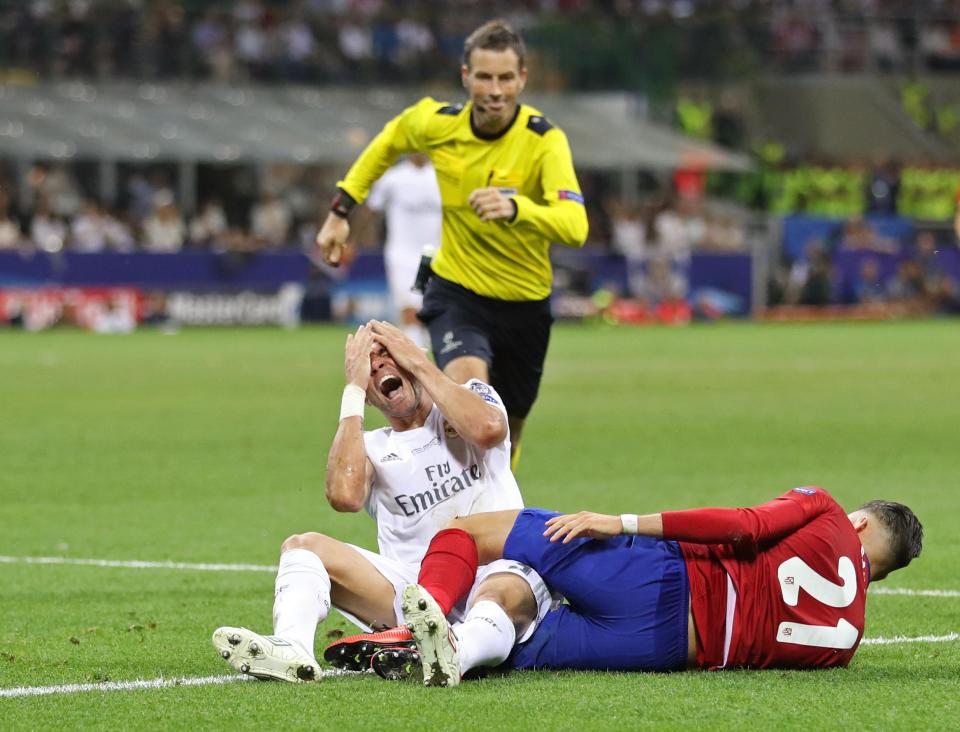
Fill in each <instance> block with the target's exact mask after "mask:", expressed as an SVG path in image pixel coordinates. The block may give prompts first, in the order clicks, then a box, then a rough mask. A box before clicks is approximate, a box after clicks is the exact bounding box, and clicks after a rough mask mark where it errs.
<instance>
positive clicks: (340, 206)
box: [330, 188, 357, 219]
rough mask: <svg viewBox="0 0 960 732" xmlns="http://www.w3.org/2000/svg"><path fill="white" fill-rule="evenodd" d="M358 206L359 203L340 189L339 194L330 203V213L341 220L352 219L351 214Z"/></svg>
mask: <svg viewBox="0 0 960 732" xmlns="http://www.w3.org/2000/svg"><path fill="white" fill-rule="evenodd" d="M356 205H357V202H356V201H355V200H354V199H353V197H352V196H351V195H350V194H349V193H347V192H346V191H345V190H343V189H342V188H338V189H337V194H336V195H335V196H334V197H333V200H332V201H331V202H330V211H331V213H333V215H334V216H339V217H340V218H341V219H346V218H349V217H350V212H351V211H353V209H354V207H355V206H356Z"/></svg>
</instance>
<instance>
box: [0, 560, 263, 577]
mask: <svg viewBox="0 0 960 732" xmlns="http://www.w3.org/2000/svg"><path fill="white" fill-rule="evenodd" d="M0 564H75V565H82V566H87V567H121V568H125V569H196V570H201V571H205V572H273V573H276V571H277V567H276V565H272V566H271V565H269V564H196V563H192V562H144V561H140V560H136V559H131V560H120V559H74V558H72V557H5V556H0Z"/></svg>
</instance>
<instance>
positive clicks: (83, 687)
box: [0, 668, 366, 699]
mask: <svg viewBox="0 0 960 732" xmlns="http://www.w3.org/2000/svg"><path fill="white" fill-rule="evenodd" d="M364 673H366V672H364V671H346V670H344V669H338V668H331V669H321V671H320V674H319V676H320V678H321V679H324V678H329V677H332V676H355V675H360V674H364ZM255 680H256V679H254V678H253V677H252V676H244V675H243V674H228V675H225V676H197V677H193V678H191V677H182V678H173V679H165V678H163V677H161V678H159V679H137V680H136V681H103V682H101V683H99V684H60V685H58V686H15V687H13V688H10V689H0V699H2V698H8V699H11V698H17V697H24V696H50V695H51V694H77V693H80V692H83V691H136V690H139V689H170V688H173V687H176V686H211V685H220V684H232V683H233V682H234V681H255Z"/></svg>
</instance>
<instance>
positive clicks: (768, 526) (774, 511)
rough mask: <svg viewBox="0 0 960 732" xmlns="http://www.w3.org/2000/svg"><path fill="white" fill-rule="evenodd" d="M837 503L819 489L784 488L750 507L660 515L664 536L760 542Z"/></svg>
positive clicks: (791, 529)
mask: <svg viewBox="0 0 960 732" xmlns="http://www.w3.org/2000/svg"><path fill="white" fill-rule="evenodd" d="M835 504H836V502H835V501H834V500H833V498H832V497H831V496H830V494H829V493H827V492H826V491H824V490H823V489H821V488H813V487H804V488H794V489H793V490H790V491H787V492H786V493H784V494H783V495H782V496H780V497H779V498H775V499H774V500H772V501H770V502H769V503H764V504H761V505H759V506H754V507H752V508H695V509H690V510H688V511H668V512H666V513H663V514H661V522H662V531H663V534H662V536H663V538H664V539H676V540H678V541H687V542H690V543H694V544H740V543H753V544H759V543H760V542H764V541H774V540H777V539H781V538H783V537H784V536H787V535H788V534H790V533H792V532H794V531H796V530H797V529H799V528H800V527H801V526H805V525H806V524H808V523H809V522H810V521H812V520H813V519H814V518H816V517H817V516H819V515H820V514H822V513H824V512H826V511H828V510H829V509H830V508H831V507H832V506H834V505H835Z"/></svg>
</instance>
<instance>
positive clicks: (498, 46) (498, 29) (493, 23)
mask: <svg viewBox="0 0 960 732" xmlns="http://www.w3.org/2000/svg"><path fill="white" fill-rule="evenodd" d="M475 48H481V49H483V50H485V51H506V50H507V49H508V48H512V49H513V52H514V53H515V54H517V59H518V60H519V61H520V68H521V69H522V68H523V67H524V65H525V63H526V55H527V50H526V48H525V47H524V45H523V39H522V38H521V37H520V34H519V33H517V32H516V31H515V30H514V29H513V28H511V27H510V24H509V23H507V22H506V21H505V20H501V19H500V18H497V19H496V20H488V21H487V22H486V23H484V24H483V25H481V26H480V27H479V28H477V29H476V30H475V31H474V32H473V33H471V34H470V35H469V36H468V37H467V40H466V41H464V43H463V63H464V65H465V66H467V67H469V66H470V54H471V53H472V52H473V50H474V49H475Z"/></svg>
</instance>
